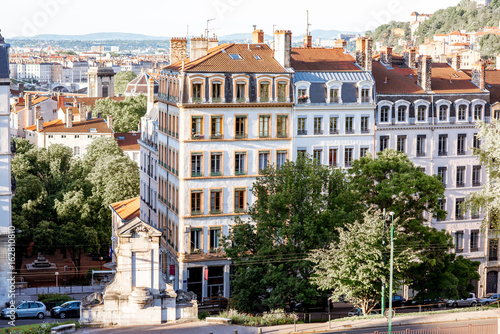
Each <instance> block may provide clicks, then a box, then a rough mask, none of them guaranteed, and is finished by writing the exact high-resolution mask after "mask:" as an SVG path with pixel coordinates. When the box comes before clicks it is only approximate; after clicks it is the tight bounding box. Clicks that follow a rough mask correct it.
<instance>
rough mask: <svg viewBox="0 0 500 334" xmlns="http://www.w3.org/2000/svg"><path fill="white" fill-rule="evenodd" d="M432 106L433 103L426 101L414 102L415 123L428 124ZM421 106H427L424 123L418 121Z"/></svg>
mask: <svg viewBox="0 0 500 334" xmlns="http://www.w3.org/2000/svg"><path fill="white" fill-rule="evenodd" d="M430 104H431V103H430V102H429V101H425V100H417V101H415V102H414V105H415V123H420V124H423V123H427V122H428V117H429V106H430ZM420 106H425V117H424V120H423V121H419V120H418V108H419V107H420Z"/></svg>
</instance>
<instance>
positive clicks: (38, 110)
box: [35, 106, 42, 119]
mask: <svg viewBox="0 0 500 334" xmlns="http://www.w3.org/2000/svg"><path fill="white" fill-rule="evenodd" d="M39 118H42V107H40V106H36V107H35V119H39Z"/></svg>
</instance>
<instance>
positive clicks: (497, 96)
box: [485, 70, 500, 104]
mask: <svg viewBox="0 0 500 334" xmlns="http://www.w3.org/2000/svg"><path fill="white" fill-rule="evenodd" d="M485 81H486V85H487V86H486V89H487V90H489V91H490V101H491V104H493V103H495V102H500V71H499V70H486V80H485Z"/></svg>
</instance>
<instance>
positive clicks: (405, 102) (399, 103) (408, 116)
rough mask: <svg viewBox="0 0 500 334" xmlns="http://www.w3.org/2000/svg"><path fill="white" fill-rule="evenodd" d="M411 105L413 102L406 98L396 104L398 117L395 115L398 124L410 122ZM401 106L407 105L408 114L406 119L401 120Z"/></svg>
mask: <svg viewBox="0 0 500 334" xmlns="http://www.w3.org/2000/svg"><path fill="white" fill-rule="evenodd" d="M410 105H411V103H410V102H408V101H405V100H398V101H396V103H395V104H394V106H395V110H396V117H395V122H396V124H408V123H409V122H410V121H409V118H410ZM399 107H405V108H406V115H405V120H404V121H399V120H398V116H399V114H398V113H399Z"/></svg>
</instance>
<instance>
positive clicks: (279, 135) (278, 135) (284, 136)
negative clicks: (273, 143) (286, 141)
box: [276, 132, 288, 138]
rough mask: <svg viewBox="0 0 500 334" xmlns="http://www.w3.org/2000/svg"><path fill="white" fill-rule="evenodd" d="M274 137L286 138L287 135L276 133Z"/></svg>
mask: <svg viewBox="0 0 500 334" xmlns="http://www.w3.org/2000/svg"><path fill="white" fill-rule="evenodd" d="M276 137H278V138H287V137H288V134H287V133H286V132H278V133H277V134H276Z"/></svg>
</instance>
